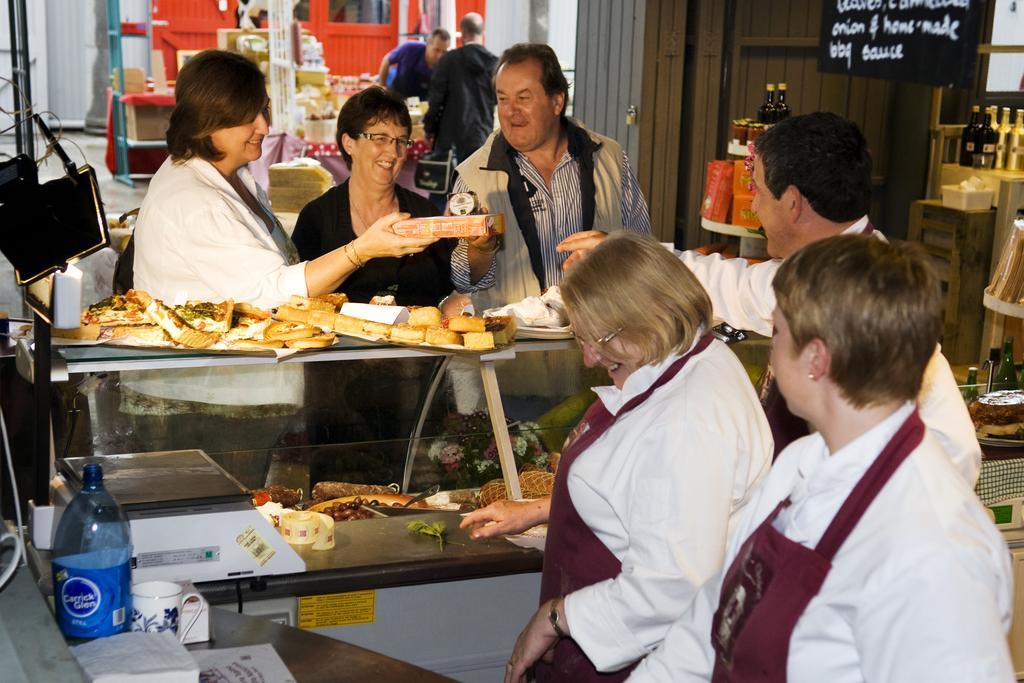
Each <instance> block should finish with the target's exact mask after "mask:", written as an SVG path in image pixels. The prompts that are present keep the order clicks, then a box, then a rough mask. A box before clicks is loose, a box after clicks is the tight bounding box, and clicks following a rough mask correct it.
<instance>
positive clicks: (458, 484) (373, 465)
mask: <svg viewBox="0 0 1024 683" xmlns="http://www.w3.org/2000/svg"><path fill="white" fill-rule="evenodd" d="M52 365H53V368H52V372H51V377H52V392H53V400H52V402H51V405H52V410H51V413H52V423H53V447H54V453H55V456H56V457H57V458H61V457H68V456H84V455H110V454H118V453H139V452H150V451H162V450H178V449H187V448H199V449H202V450H204V451H206V452H207V453H208V454H209V455H210V456H211V457H212V458H213V459H214V460H215V461H216V462H218V463H219V464H220V465H221V466H222V467H224V469H225V470H227V471H228V472H229V473H230V474H232V475H233V476H234V477H236V478H237V479H238V480H239V481H240V482H242V483H243V484H245V485H246V486H249V487H251V488H258V487H261V486H265V485H268V484H283V485H286V486H289V487H292V488H301V489H302V490H303V491H304V492H305V493H306V494H307V495H308V493H309V491H311V489H312V487H313V486H314V485H315V484H316V483H317V482H318V481H323V480H329V481H346V482H351V483H366V484H384V485H387V484H397V485H398V486H399V487H400V488H401V489H402V490H403V491H420V490H423V489H425V488H427V487H429V486H431V485H433V484H439V485H441V487H442V489H444V490H451V489H465V488H472V487H476V486H479V485H481V484H483V483H484V482H486V481H489V480H492V479H496V478H500V477H502V467H501V458H500V453H499V451H500V448H499V445H500V441H501V440H502V439H505V438H507V450H508V451H509V453H510V454H511V458H512V461H513V462H514V463H515V465H516V469H521V468H522V467H523V466H524V465H525V466H528V467H536V468H540V469H546V468H547V467H548V466H549V454H550V453H551V452H557V451H559V450H560V449H561V444H562V442H563V441H564V439H565V436H566V435H567V433H568V431H569V429H571V427H572V426H573V425H574V424H575V423H576V421H577V420H578V419H579V417H580V416H581V415H582V413H583V411H584V410H585V409H586V407H587V406H588V405H589V403H590V402H591V401H592V400H593V393H592V392H591V391H589V387H590V386H594V385H598V384H606V383H608V381H609V380H608V377H607V375H605V374H604V373H603V372H600V371H596V370H591V369H587V368H585V367H584V365H583V362H582V356H581V354H580V351H579V349H578V347H577V345H576V343H575V342H574V341H572V340H535V341H530V340H522V341H518V342H517V343H516V344H514V345H513V346H510V347H508V348H506V349H501V350H499V351H497V352H494V353H490V354H483V355H479V354H466V353H453V352H447V353H445V352H439V351H436V350H429V349H422V348H420V347H401V346H394V345H387V344H375V343H372V342H363V341H360V340H355V339H344V340H342V341H341V342H340V343H339V344H338V345H336V346H335V347H332V348H331V349H328V350H324V351H320V352H307V353H302V354H296V355H293V356H289V357H287V358H285V359H282V360H278V359H277V358H275V357H273V356H269V355H268V356H256V355H250V356H243V355H227V354H218V353H209V352H207V353H204V352H192V351H179V350H174V349H138V348H126V347H115V346H105V345H93V346H59V345H55V346H54V348H53V354H52ZM489 378H490V379H492V380H493V382H494V385H495V387H496V388H497V392H494V391H491V392H490V393H491V394H494V395H492V396H491V397H489V396H488V393H489V391H488V387H487V384H488V379H489ZM494 398H496V399H497V400H496V402H495V401H493V400H490V399H494ZM496 411H497V412H500V413H502V415H501V416H500V417H498V418H497V419H501V423H502V424H504V425H505V432H507V435H508V436H507V437H506V436H505V435H504V434H503V433H502V430H501V429H500V425H497V424H496V415H495V412H496ZM496 426H497V427H498V428H497V429H496ZM496 432H497V433H498V436H495V433H496Z"/></svg>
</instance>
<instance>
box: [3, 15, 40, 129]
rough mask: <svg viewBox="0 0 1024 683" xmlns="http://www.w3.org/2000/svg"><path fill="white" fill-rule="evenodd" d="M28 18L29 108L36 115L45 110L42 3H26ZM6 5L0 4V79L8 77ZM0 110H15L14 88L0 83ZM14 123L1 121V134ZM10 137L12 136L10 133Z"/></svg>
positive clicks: (9, 36)
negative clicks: (31, 105)
mask: <svg viewBox="0 0 1024 683" xmlns="http://www.w3.org/2000/svg"><path fill="white" fill-rule="evenodd" d="M25 9H26V11H27V15H28V51H29V80H30V81H31V83H30V86H31V88H32V104H33V107H34V109H35V110H36V111H45V110H46V109H47V108H48V99H47V74H46V7H45V5H44V4H43V3H41V2H33V1H32V0H29V1H28V2H26V3H25ZM7 10H8V3H6V2H2V3H0V76H3V77H4V78H6V79H10V78H11V77H12V75H13V74H12V73H11V17H10V14H9V13H8V11H7ZM0 106H3V108H4V109H6V110H8V111H11V110H13V108H14V96H13V87H12V86H11V85H10V83H7V82H4V81H0ZM12 123H13V120H9V119H8V118H7V117H0V130H2V129H4V128H7V127H8V126H10V125H11V124H12ZM12 137H13V133H12Z"/></svg>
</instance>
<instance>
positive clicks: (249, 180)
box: [122, 158, 306, 446]
mask: <svg viewBox="0 0 1024 683" xmlns="http://www.w3.org/2000/svg"><path fill="white" fill-rule="evenodd" d="M238 177H239V178H240V179H241V181H242V182H243V183H244V184H245V186H246V188H248V190H249V192H251V193H252V195H253V196H254V197H256V199H257V201H259V202H260V204H262V205H263V207H264V208H266V210H267V211H269V210H270V208H269V207H270V202H269V201H268V200H267V197H266V195H265V194H264V192H263V189H262V188H260V187H259V185H257V184H256V182H255V181H254V180H253V177H252V174H251V173H250V172H249V169H248V167H245V166H243V167H242V168H240V169H239V170H238ZM133 239H134V240H135V268H134V285H135V287H136V288H137V289H141V290H145V291H147V292H149V293H150V294H151V295H153V296H154V297H155V298H157V299H161V300H163V301H164V302H166V303H168V304H175V303H178V302H183V301H185V300H190V299H191V300H199V301H223V300H225V299H232V300H234V301H241V302H247V303H252V304H254V305H256V306H259V307H261V308H272V307H274V306H277V305H279V304H281V303H284V302H286V301H287V300H288V297H289V295H291V294H298V295H300V296H305V295H306V264H305V262H303V263H298V264H295V265H288V257H287V256H286V255H285V254H284V253H283V252H282V250H281V248H280V247H279V246H278V245H277V243H276V242H275V241H274V239H273V237H271V235H270V233H269V232H268V231H267V227H266V224H265V223H264V222H263V221H262V220H260V219H259V218H258V217H257V216H256V215H255V214H254V213H253V212H252V210H251V209H249V207H248V206H247V205H246V204H245V202H243V201H242V199H241V197H239V196H238V193H237V192H235V190H234V189H233V188H232V187H231V186H230V185H229V184H228V182H227V180H225V179H224V177H223V176H222V175H221V174H220V172H219V171H218V170H217V169H216V168H215V167H214V166H213V164H211V163H210V162H208V161H205V160H203V159H198V158H192V159H189V160H187V161H183V162H181V163H174V162H173V161H171V159H169V158H168V159H167V160H166V161H164V163H163V164H161V166H160V168H159V170H157V172H156V175H154V176H153V179H152V180H151V181H150V184H149V190H148V191H147V192H146V197H145V199H144V200H143V201H142V208H141V210H140V211H139V218H138V221H137V222H136V223H135V234H134V237H133ZM122 382H123V383H124V384H125V385H126V386H128V387H130V388H131V389H134V390H135V391H138V392H140V393H143V394H146V395H148V396H156V397H159V398H164V399H172V400H180V401H197V402H200V403H212V404H222V405H243V406H244V405H267V404H282V403H286V404H291V405H301V404H302V395H303V390H304V384H303V377H302V369H301V368H300V367H298V366H289V365H285V364H277V365H274V366H251V367H231V368H223V367H211V368H190V369H185V370H175V371H174V372H173V373H167V372H164V371H140V372H132V373H124V374H123V375H122ZM269 445H273V444H268V446H269Z"/></svg>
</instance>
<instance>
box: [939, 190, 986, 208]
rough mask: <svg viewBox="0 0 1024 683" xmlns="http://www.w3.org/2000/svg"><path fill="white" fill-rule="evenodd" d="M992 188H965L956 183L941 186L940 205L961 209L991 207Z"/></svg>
mask: <svg viewBox="0 0 1024 683" xmlns="http://www.w3.org/2000/svg"><path fill="white" fill-rule="evenodd" d="M992 196H993V193H992V190H965V189H963V188H961V187H959V186H957V185H943V186H942V205H943V206H946V207H949V208H951V209H960V210H961V211H984V210H986V209H990V208H992Z"/></svg>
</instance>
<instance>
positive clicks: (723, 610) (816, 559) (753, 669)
mask: <svg viewBox="0 0 1024 683" xmlns="http://www.w3.org/2000/svg"><path fill="white" fill-rule="evenodd" d="M923 438H924V423H923V422H921V417H920V416H919V415H918V414H917V410H916V409H915V410H914V412H912V413H911V414H910V416H909V417H908V418H907V419H906V421H905V422H904V423H903V425H902V426H900V428H899V430H897V431H896V434H894V435H893V437H892V439H891V440H890V441H889V443H888V444H886V446H885V448H883V449H882V452H881V453H879V454H878V457H877V458H876V459H875V461H874V462H873V463H872V464H871V466H870V467H869V468H868V470H867V472H865V473H864V476H862V477H861V479H860V481H859V482H857V485H856V486H854V487H853V490H852V491H851V492H850V495H849V496H847V498H846V501H845V502H844V503H843V505H842V507H840V508H839V512H838V513H836V516H835V519H833V520H832V523H831V524H829V526H828V529H826V530H825V534H824V535H823V536H822V537H821V541H819V542H818V545H817V546H816V547H815V548H814V549H811V548H807V547H804V546H802V545H800V544H799V543H796V542H795V541H791V540H789V539H788V538H786V537H785V536H784V535H783V534H782V533H780V532H779V531H777V530H776V529H775V527H773V526H772V523H773V522H774V521H775V518H776V517H777V516H778V514H779V512H780V511H782V509H783V508H785V507H787V506H788V505H789V498H788V497H787V498H786V499H785V500H784V501H782V502H781V503H779V504H778V506H776V508H775V510H774V511H773V512H772V513H771V514H770V515H769V516H768V518H767V519H766V520H764V522H762V523H761V525H760V526H759V527H758V528H757V529H756V530H755V531H754V533H752V534H751V535H750V537H749V538H748V539H747V540H746V541H745V542H744V543H743V546H742V547H741V548H740V551H739V553H737V555H736V559H734V560H733V562H732V564H731V565H730V566H729V569H728V571H727V572H726V574H725V580H724V582H723V583H722V591H721V593H720V595H719V603H718V610H717V611H716V612H715V616H714V619H712V621H711V645H712V646H713V647H714V650H715V670H714V674H713V675H712V678H711V680H712V681H714V682H717V683H726V682H729V683H732V682H735V681H763V682H765V683H773V682H778V681H785V680H786V666H787V664H788V662H789V643H790V639H791V638H792V635H793V629H794V628H795V627H796V624H797V622H798V621H799V620H800V617H801V616H802V615H803V613H804V610H805V609H807V604H808V603H809V602H810V601H811V600H812V599H813V598H814V596H816V595H817V594H818V591H820V590H821V586H822V584H823V583H824V582H825V577H826V576H827V575H828V573H829V570H831V569H832V560H833V558H834V557H835V555H836V552H838V550H839V548H841V547H842V545H843V542H844V541H846V538H847V536H849V535H850V532H851V531H853V529H854V528H855V527H856V526H857V523H858V522H859V521H860V519H861V517H862V516H863V515H864V512H865V510H867V508H868V506H869V505H871V503H872V501H874V499H875V496H877V495H878V492H879V491H881V490H882V488H883V487H884V486H885V484H886V483H887V482H888V481H889V478H890V477H891V476H892V474H893V472H895V471H896V469H897V468H898V467H899V466H900V465H901V464H902V463H903V461H904V460H906V458H907V456H908V455H910V453H911V452H912V451H913V450H914V449H915V448H917V446H918V444H920V443H921V440H922V439H923Z"/></svg>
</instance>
